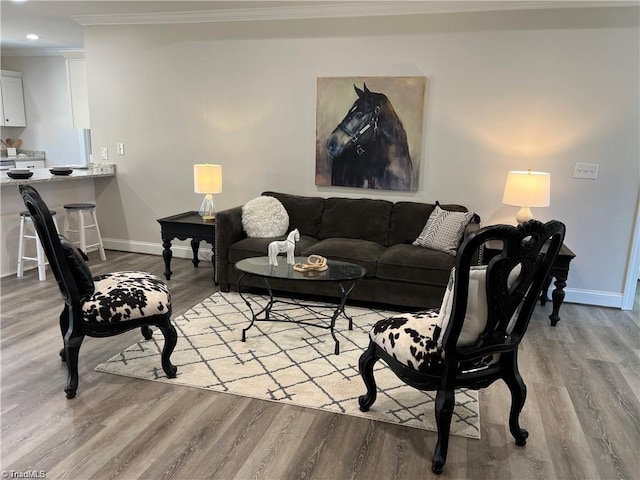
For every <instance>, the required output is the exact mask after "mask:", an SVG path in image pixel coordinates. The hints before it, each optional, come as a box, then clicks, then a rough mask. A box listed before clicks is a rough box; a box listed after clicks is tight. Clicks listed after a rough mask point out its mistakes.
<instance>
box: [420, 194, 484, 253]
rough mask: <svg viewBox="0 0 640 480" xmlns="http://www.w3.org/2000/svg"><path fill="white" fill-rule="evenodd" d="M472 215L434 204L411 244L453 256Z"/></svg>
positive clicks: (471, 213)
mask: <svg viewBox="0 0 640 480" xmlns="http://www.w3.org/2000/svg"><path fill="white" fill-rule="evenodd" d="M473 215H474V214H473V212H449V211H448V210H443V209H441V208H440V206H438V205H436V208H435V209H434V210H433V212H432V213H431V215H430V216H429V219H428V220H427V224H426V225H425V226H424V228H423V229H422V232H421V233H420V235H419V236H418V238H416V240H415V242H413V245H417V246H420V247H426V248H431V249H433V250H438V251H440V252H445V253H448V254H449V255H454V256H455V255H456V253H457V251H458V246H459V245H460V241H461V240H462V235H463V234H464V229H465V228H466V227H467V225H469V222H470V221H471V219H472V218H473Z"/></svg>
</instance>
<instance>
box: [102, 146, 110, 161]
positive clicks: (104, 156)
mask: <svg viewBox="0 0 640 480" xmlns="http://www.w3.org/2000/svg"><path fill="white" fill-rule="evenodd" d="M100 158H101V159H102V160H109V149H108V148H107V147H102V148H101V149H100Z"/></svg>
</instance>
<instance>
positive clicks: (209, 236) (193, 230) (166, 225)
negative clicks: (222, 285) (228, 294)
mask: <svg viewBox="0 0 640 480" xmlns="http://www.w3.org/2000/svg"><path fill="white" fill-rule="evenodd" d="M158 223H159V224H160V234H161V236H162V247H163V251H162V258H164V276H165V278H166V279H167V280H169V279H170V278H171V257H172V256H173V253H172V252H171V240H173V239H174V238H177V239H179V240H186V239H187V238H190V239H191V250H192V251H193V260H192V263H193V266H194V267H197V266H198V263H200V260H199V259H198V249H199V248H200V242H202V241H205V242H207V243H209V244H211V251H212V256H211V264H212V265H213V271H214V277H213V281H214V282H215V280H216V279H215V269H216V224H215V222H205V221H204V220H202V217H201V216H200V215H199V214H198V212H195V211H193V212H184V213H179V214H177V215H173V216H171V217H165V218H160V219H158Z"/></svg>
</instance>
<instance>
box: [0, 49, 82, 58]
mask: <svg viewBox="0 0 640 480" xmlns="http://www.w3.org/2000/svg"><path fill="white" fill-rule="evenodd" d="M77 51H78V49H77V48H69V49H64V48H54V47H50V48H33V47H15V48H14V47H11V48H9V47H7V48H4V47H3V48H2V56H3V57H57V56H61V55H62V56H65V54H66V52H77Z"/></svg>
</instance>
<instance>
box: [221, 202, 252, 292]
mask: <svg viewBox="0 0 640 480" xmlns="http://www.w3.org/2000/svg"><path fill="white" fill-rule="evenodd" d="M246 237H247V234H246V233H245V231H244V228H243V227H242V206H238V207H233V208H230V209H228V210H223V211H221V212H218V213H217V214H216V283H217V284H219V285H220V286H221V288H222V289H223V290H224V291H226V289H228V284H229V278H230V277H229V269H230V268H233V265H231V264H230V262H229V248H230V247H231V245H233V244H234V243H236V242H238V241H240V240H242V239H243V238H246Z"/></svg>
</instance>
